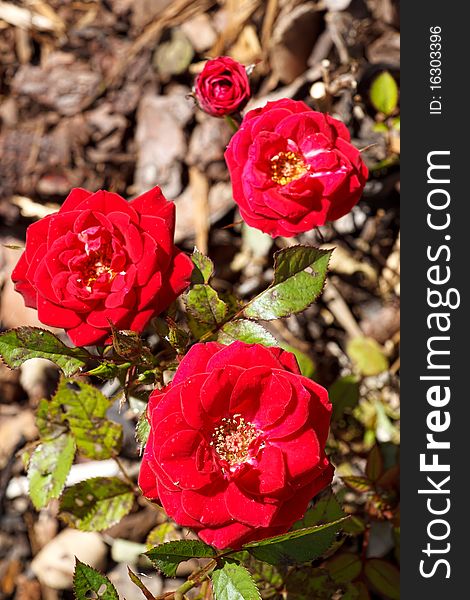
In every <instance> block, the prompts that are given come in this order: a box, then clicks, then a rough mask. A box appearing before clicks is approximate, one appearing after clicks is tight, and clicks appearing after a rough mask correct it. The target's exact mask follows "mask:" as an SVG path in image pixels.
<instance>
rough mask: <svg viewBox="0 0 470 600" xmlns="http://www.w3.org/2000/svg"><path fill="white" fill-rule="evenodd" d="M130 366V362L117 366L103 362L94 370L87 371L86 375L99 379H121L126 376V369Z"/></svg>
mask: <svg viewBox="0 0 470 600" xmlns="http://www.w3.org/2000/svg"><path fill="white" fill-rule="evenodd" d="M130 366H132V363H130V362H127V363H122V364H120V365H118V364H116V363H113V362H109V361H104V362H102V363H100V364H99V365H98V366H97V367H95V368H94V369H91V370H90V371H87V373H86V375H89V376H91V375H93V376H95V377H99V378H100V379H113V378H114V377H118V378H119V379H122V378H124V377H125V376H126V373H127V369H128V368H129V367H130Z"/></svg>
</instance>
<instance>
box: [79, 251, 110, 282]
mask: <svg viewBox="0 0 470 600" xmlns="http://www.w3.org/2000/svg"><path fill="white" fill-rule="evenodd" d="M107 262H108V261H107V259H106V256H104V255H99V254H96V255H95V256H90V261H89V263H88V264H87V265H84V269H83V271H82V273H83V282H84V284H85V287H86V288H87V289H88V290H89V291H91V286H92V284H93V283H95V281H97V280H98V279H101V280H102V281H103V280H104V281H107V282H108V283H109V282H111V281H112V280H113V279H114V278H115V277H116V275H117V273H115V272H114V271H113V269H111V267H110V266H109V264H106V263H107ZM103 276H104V277H103Z"/></svg>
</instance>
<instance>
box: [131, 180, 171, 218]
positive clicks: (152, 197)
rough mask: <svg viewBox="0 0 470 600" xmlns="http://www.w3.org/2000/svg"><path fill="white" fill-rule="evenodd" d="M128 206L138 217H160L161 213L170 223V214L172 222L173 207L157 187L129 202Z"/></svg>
mask: <svg viewBox="0 0 470 600" xmlns="http://www.w3.org/2000/svg"><path fill="white" fill-rule="evenodd" d="M130 205H131V206H132V208H133V209H134V210H135V211H137V212H138V213H139V214H140V215H152V216H154V217H155V216H161V213H162V212H163V214H164V215H165V216H166V217H167V218H168V219H169V221H171V214H173V222H174V212H175V205H174V204H173V202H169V201H168V200H167V199H166V198H165V196H164V195H163V194H162V190H161V189H160V188H159V187H158V186H155V187H154V188H152V189H151V190H149V191H148V192H145V193H144V194H141V195H140V196H137V198H134V200H131V201H130Z"/></svg>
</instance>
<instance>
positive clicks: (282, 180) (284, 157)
mask: <svg viewBox="0 0 470 600" xmlns="http://www.w3.org/2000/svg"><path fill="white" fill-rule="evenodd" d="M307 171H308V166H307V165H306V164H305V161H304V159H303V158H302V156H300V155H299V154H296V153H295V152H292V151H291V150H289V151H288V152H279V154H276V155H275V156H273V157H272V158H271V179H272V180H273V181H274V182H275V183H279V184H280V185H286V184H287V183H290V182H291V181H294V179H299V178H300V177H302V175H304V174H305V173H306V172H307Z"/></svg>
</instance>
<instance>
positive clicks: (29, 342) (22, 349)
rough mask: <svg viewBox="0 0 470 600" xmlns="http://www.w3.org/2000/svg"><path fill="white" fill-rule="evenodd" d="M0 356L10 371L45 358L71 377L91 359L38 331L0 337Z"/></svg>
mask: <svg viewBox="0 0 470 600" xmlns="http://www.w3.org/2000/svg"><path fill="white" fill-rule="evenodd" d="M0 356H1V357H2V358H3V360H4V362H5V364H7V365H8V366H9V367H11V368H12V369H17V368H18V367H21V365H22V364H23V363H24V361H25V360H28V359H30V358H47V359H48V360H50V361H52V362H53V363H55V364H56V365H57V366H58V367H59V368H60V369H62V371H63V373H64V375H65V376H66V377H70V376H71V375H73V374H74V373H76V372H77V371H79V370H80V369H82V368H83V367H84V366H85V361H86V360H87V359H89V358H90V355H89V354H88V352H86V351H85V350H82V349H81V348H69V347H68V346H66V345H65V344H64V343H63V342H61V341H60V340H59V339H58V338H57V337H56V336H55V335H54V334H53V333H51V332H50V331H47V330H45V329H39V328H38V327H17V328H16V329H10V330H9V331H5V332H4V333H0Z"/></svg>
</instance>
